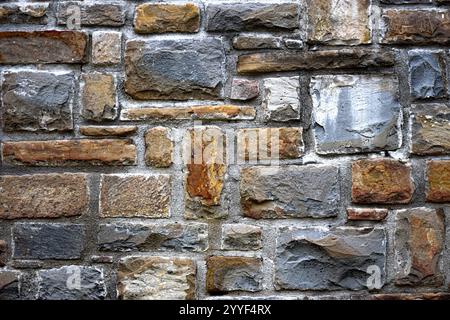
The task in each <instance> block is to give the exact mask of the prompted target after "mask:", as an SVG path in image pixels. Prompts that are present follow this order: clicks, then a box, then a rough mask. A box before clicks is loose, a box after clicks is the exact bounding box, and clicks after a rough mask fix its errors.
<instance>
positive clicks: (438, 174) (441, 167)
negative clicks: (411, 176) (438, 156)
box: [427, 160, 450, 203]
mask: <svg viewBox="0 0 450 320" xmlns="http://www.w3.org/2000/svg"><path fill="white" fill-rule="evenodd" d="M427 182H428V184H427V201H430V202H438V203H442V202H450V160H431V161H428V162H427Z"/></svg>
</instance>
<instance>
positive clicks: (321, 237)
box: [275, 227, 386, 290]
mask: <svg viewBox="0 0 450 320" xmlns="http://www.w3.org/2000/svg"><path fill="white" fill-rule="evenodd" d="M276 254H277V257H276V260H275V284H276V288H277V289H278V290H282V289H285V290H293V289H294V290H339V289H341V290H342V289H347V290H363V289H367V286H368V283H367V279H368V277H369V276H370V272H369V271H368V268H369V267H370V266H376V267H378V270H379V271H380V281H381V283H380V284H381V285H383V284H384V281H385V277H386V275H385V264H386V261H385V260H386V234H385V231H384V230H383V229H378V228H376V229H371V228H350V227H340V228H336V229H332V230H329V229H326V228H320V229H298V228H293V227H284V228H281V229H280V231H279V237H278V240H277V253H276Z"/></svg>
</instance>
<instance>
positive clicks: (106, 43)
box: [92, 31, 122, 65]
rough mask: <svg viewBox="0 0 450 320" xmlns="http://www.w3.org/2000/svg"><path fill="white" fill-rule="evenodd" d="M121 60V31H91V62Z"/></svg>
mask: <svg viewBox="0 0 450 320" xmlns="http://www.w3.org/2000/svg"><path fill="white" fill-rule="evenodd" d="M121 61H122V33H121V32H116V31H95V32H92V63H93V64H97V65H109V64H117V63H120V62H121Z"/></svg>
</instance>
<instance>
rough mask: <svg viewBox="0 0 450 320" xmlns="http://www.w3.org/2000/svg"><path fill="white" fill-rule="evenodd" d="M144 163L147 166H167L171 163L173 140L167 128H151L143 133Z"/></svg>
mask: <svg viewBox="0 0 450 320" xmlns="http://www.w3.org/2000/svg"><path fill="white" fill-rule="evenodd" d="M145 146H146V151H145V163H146V164H147V165H148V166H153V167H157V168H167V167H170V166H171V165H172V158H173V141H172V139H171V138H170V131H169V129H168V128H162V127H157V128H152V129H149V130H148V131H147V132H146V134H145Z"/></svg>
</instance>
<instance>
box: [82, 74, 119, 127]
mask: <svg viewBox="0 0 450 320" xmlns="http://www.w3.org/2000/svg"><path fill="white" fill-rule="evenodd" d="M82 81H83V86H82V105H83V111H82V115H83V117H84V118H85V119H86V120H92V121H97V122H101V121H103V120H114V119H115V118H116V117H117V105H118V103H117V98H116V84H115V79H114V76H113V75H112V74H107V73H90V74H83V76H82Z"/></svg>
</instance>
